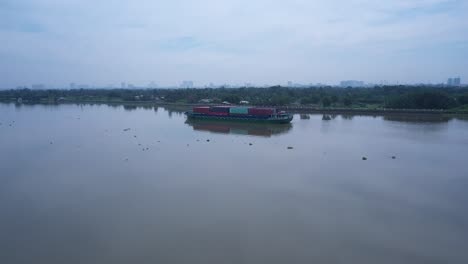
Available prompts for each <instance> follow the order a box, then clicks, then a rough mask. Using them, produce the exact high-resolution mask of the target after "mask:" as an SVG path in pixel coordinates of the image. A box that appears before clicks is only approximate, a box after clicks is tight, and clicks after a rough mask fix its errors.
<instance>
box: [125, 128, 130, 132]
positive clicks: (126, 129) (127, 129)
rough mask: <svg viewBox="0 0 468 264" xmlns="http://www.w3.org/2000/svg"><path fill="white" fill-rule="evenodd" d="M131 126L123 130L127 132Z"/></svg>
mask: <svg viewBox="0 0 468 264" xmlns="http://www.w3.org/2000/svg"><path fill="white" fill-rule="evenodd" d="M130 130H131V128H125V129H124V130H123V131H125V132H127V131H130Z"/></svg>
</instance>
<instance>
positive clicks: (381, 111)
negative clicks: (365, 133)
mask: <svg viewBox="0 0 468 264" xmlns="http://www.w3.org/2000/svg"><path fill="white" fill-rule="evenodd" d="M0 103H14V104H17V105H21V104H24V105H36V104H47V105H57V104H91V105H92V104H104V105H122V106H127V107H131V106H135V107H138V106H141V107H157V106H161V107H168V108H177V109H179V110H181V111H186V110H189V109H191V108H192V107H194V106H200V105H219V104H198V103H197V104H188V103H167V102H154V101H131V102H126V101H108V100H80V101H78V100H76V101H68V100H67V101H61V102H48V101H42V102H21V103H18V102H15V101H0ZM264 107H276V108H278V109H280V110H284V111H288V112H291V113H304V114H307V113H310V114H313V113H319V114H356V115H387V114H418V115H419V114H423V115H468V109H448V110H442V109H389V108H353V107H348V108H345V107H340V108H336V107H317V106H301V105H289V106H264Z"/></svg>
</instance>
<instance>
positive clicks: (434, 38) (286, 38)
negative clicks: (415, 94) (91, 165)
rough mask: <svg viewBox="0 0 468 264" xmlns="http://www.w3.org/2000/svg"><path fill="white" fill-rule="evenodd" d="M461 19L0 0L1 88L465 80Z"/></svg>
mask: <svg viewBox="0 0 468 264" xmlns="http://www.w3.org/2000/svg"><path fill="white" fill-rule="evenodd" d="M467 11H468V1H459V0H415V1H411V2H410V1H404V0H394V1H379V2H378V3H377V2H376V1H370V0H349V1H339V0H330V1H326V2H325V1H303V0H294V1H287V2H285V1H266V0H255V1H246V0H239V1H222V2H221V1H214V0H201V1H186V0H176V1H170V2H162V1H150V0H144V1H138V2H136V1H135V2H132V1H125V0H117V1H100V2H99V3H95V2H94V1H87V0H81V1H79V0H70V1H66V3H65V2H61V1H55V0H34V1H33V0H3V1H1V2H0V39H1V41H2V45H1V46H0V72H1V73H2V74H1V76H2V78H0V88H14V87H16V86H22V85H27V86H30V85H31V84H35V83H42V84H46V85H50V86H57V87H68V85H69V83H72V82H74V83H76V84H88V85H96V86H108V85H111V84H112V85H114V86H115V87H120V83H121V82H126V83H132V84H135V85H138V86H146V85H147V84H148V83H150V82H152V81H154V82H155V83H156V84H158V86H160V87H164V86H174V85H178V84H180V83H181V82H182V81H184V80H191V81H193V82H194V83H195V85H196V86H202V85H205V84H208V83H210V82H211V83H215V84H224V83H229V84H234V83H237V84H244V83H251V84H253V85H264V84H272V85H274V84H285V83H287V82H288V81H292V82H294V83H304V84H308V83H327V84H338V83H339V82H340V81H342V80H362V81H365V82H370V83H380V82H381V81H383V80H386V81H388V82H390V83H397V82H399V83H442V82H446V80H447V78H450V77H458V76H459V77H461V79H462V82H466V79H468V74H467V71H466V69H468V61H467V60H466V58H468V35H467V34H466V32H468V20H467V19H466V13H467Z"/></svg>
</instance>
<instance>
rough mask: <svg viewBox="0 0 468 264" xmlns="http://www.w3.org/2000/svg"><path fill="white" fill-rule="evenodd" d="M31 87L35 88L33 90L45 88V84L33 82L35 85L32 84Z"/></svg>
mask: <svg viewBox="0 0 468 264" xmlns="http://www.w3.org/2000/svg"><path fill="white" fill-rule="evenodd" d="M31 89H33V90H43V89H45V85H43V84H33V85H31Z"/></svg>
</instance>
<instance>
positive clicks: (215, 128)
mask: <svg viewBox="0 0 468 264" xmlns="http://www.w3.org/2000/svg"><path fill="white" fill-rule="evenodd" d="M185 123H186V124H187V125H189V126H191V127H192V128H193V130H196V131H208V132H211V133H221V134H235V135H249V136H261V137H271V136H273V135H280V134H285V133H287V132H288V131H290V130H291V128H292V125H291V124H255V123H241V122H226V121H208V120H191V119H188V120H187V121H186V122H185Z"/></svg>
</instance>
